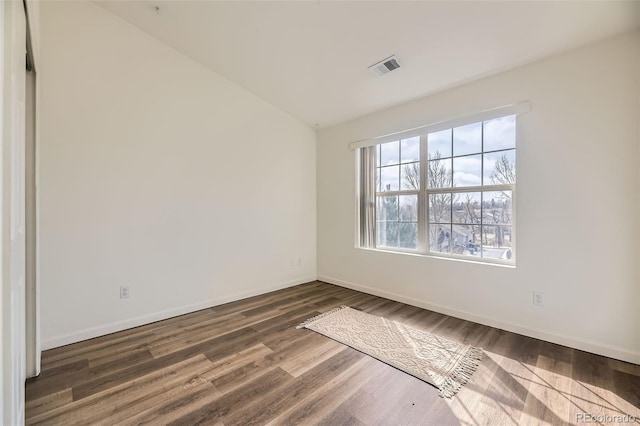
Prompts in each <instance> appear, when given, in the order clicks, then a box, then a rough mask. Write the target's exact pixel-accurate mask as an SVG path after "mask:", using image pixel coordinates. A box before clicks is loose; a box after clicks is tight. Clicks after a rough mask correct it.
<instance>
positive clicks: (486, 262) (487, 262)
mask: <svg viewBox="0 0 640 426" xmlns="http://www.w3.org/2000/svg"><path fill="white" fill-rule="evenodd" d="M355 248H356V249H357V250H364V251H372V252H378V253H389V254H399V255H408V256H416V257H424V258H429V259H435V260H443V261H454V262H463V263H472V264H476V265H483V266H498V267H501V268H507V269H516V263H515V261H506V260H500V259H483V260H476V259H473V258H469V257H465V256H456V255H453V254H449V255H447V254H442V255H433V254H425V253H419V252H417V251H415V250H402V249H398V250H395V249H386V248H369V247H359V246H356V247H355Z"/></svg>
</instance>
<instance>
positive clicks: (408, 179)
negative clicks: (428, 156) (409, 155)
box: [400, 163, 420, 190]
mask: <svg viewBox="0 0 640 426" xmlns="http://www.w3.org/2000/svg"><path fill="white" fill-rule="evenodd" d="M400 167H401V169H400V189H409V190H411V189H415V190H419V189H420V163H409V164H402V165H401V166H400Z"/></svg>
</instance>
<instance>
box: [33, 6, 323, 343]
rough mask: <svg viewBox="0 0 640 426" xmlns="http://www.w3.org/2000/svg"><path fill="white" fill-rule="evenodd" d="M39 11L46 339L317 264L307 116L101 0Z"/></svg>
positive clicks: (274, 280) (289, 276)
mask: <svg viewBox="0 0 640 426" xmlns="http://www.w3.org/2000/svg"><path fill="white" fill-rule="evenodd" d="M41 24H42V29H41V33H42V37H41V45H42V47H41V50H40V51H41V67H40V70H39V71H40V77H41V96H42V99H41V101H42V102H41V107H40V111H41V122H40V125H41V135H42V137H41V146H40V152H39V156H40V158H39V159H40V169H39V173H40V176H39V182H40V188H39V191H40V198H39V209H40V210H39V214H40V244H41V245H40V282H41V304H42V307H41V313H42V339H43V347H44V349H46V348H49V347H54V346H58V345H61V344H65V343H69V342H73V341H77V340H81V339H84V338H88V337H93V336H96V335H100V334H105V333H107V332H111V331H116V330H119V329H123V328H127V327H131V326H134V325H139V324H142V323H146V322H150V321H153V320H156V319H160V318H164V317H168V316H172V315H177V314H180V313H183V312H188V311H192V310H195V309H199V308H204V307H207V306H211V305H215V304H219V303H222V302H226V301H229V300H234V299H238V298H241V297H246V296H250V295H254V294H258V293H261V292H265V291H268V290H272V289H275V288H280V287H284V286H290V285H294V284H298V283H301V282H305V281H309V280H312V279H315V277H316V261H315V259H316V252H315V248H316V241H315V235H316V219H315V216H316V205H315V201H316V194H315V187H316V182H315V131H314V130H313V129H310V128H309V127H308V126H306V125H304V124H302V123H301V122H299V121H297V120H296V119H294V118H292V117H290V116H288V115H286V114H285V113H283V112H281V111H280V110H278V109H276V108H274V107H273V106H271V105H269V104H267V103H265V102H264V101H262V100H260V99H259V98H257V97H256V96H254V95H253V94H251V93H249V92H247V91H245V90H244V89H242V88H240V87H238V86H236V85H234V84H232V83H231V82H229V81H228V80H225V79H224V78H222V77H220V76H218V75H217V74H215V73H213V72H211V71H210V70H208V69H206V68H204V67H203V66H201V65H199V64H197V63H195V62H194V61H192V60H190V59H188V58H187V57H185V56H183V55H182V54H180V53H177V52H176V51H175V50H173V49H171V48H170V47H168V46H166V45H164V44H163V43H161V42H159V41H157V40H156V39H155V38H153V37H151V36H149V35H147V34H145V33H143V32H142V31H140V30H138V29H136V28H134V27H132V26H131V25H129V24H128V23H125V22H124V21H122V20H120V19H119V18H116V17H115V16H113V15H111V14H110V13H108V12H106V11H105V10H103V9H101V8H99V7H98V6H95V5H93V4H91V3H88V2H68V3H67V2H44V3H43V4H42V10H41ZM298 258H300V259H301V266H298V265H297V259H298ZM291 259H295V266H291V265H290V263H291ZM120 286H128V287H130V294H131V296H130V298H129V299H124V300H121V299H120V298H119V287H120Z"/></svg>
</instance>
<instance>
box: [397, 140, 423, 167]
mask: <svg viewBox="0 0 640 426" xmlns="http://www.w3.org/2000/svg"><path fill="white" fill-rule="evenodd" d="M400 155H401V157H400V161H401V162H402V163H411V162H412V161H420V137H419V136H415V137H413V138H409V139H403V140H402V141H400Z"/></svg>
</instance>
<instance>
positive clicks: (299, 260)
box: [298, 257, 302, 266]
mask: <svg viewBox="0 0 640 426" xmlns="http://www.w3.org/2000/svg"><path fill="white" fill-rule="evenodd" d="M298 266H302V258H301V257H299V258H298Z"/></svg>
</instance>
